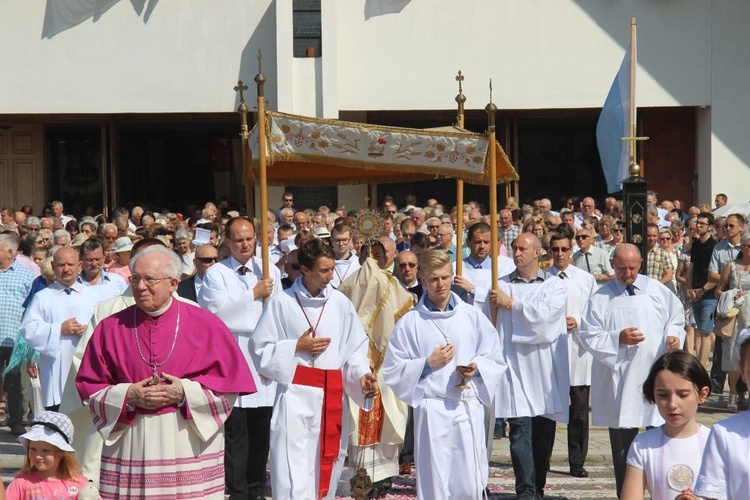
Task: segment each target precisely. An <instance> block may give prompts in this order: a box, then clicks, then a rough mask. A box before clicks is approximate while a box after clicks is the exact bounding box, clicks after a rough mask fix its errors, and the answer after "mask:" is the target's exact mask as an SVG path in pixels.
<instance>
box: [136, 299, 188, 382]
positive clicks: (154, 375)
mask: <svg viewBox="0 0 750 500" xmlns="http://www.w3.org/2000/svg"><path fill="white" fill-rule="evenodd" d="M137 314H138V308H137V307H134V308H133V333H134V334H135V346H136V347H137V348H138V354H139V355H140V357H141V359H142V360H143V362H144V363H146V364H147V365H149V366H151V368H153V371H152V373H151V382H149V385H159V384H160V383H161V382H162V380H164V379H163V378H162V377H159V374H158V373H157V371H156V369H157V368H159V367H160V366H162V365H163V364H164V363H166V362H167V361H169V358H171V357H172V353H173V352H174V346H175V345H176V344H177V331H178V330H179V329H180V303H179V302H177V324H176V325H175V327H174V338H173V339H172V347H171V348H170V349H169V354H167V357H166V358H164V361H162V362H161V363H157V362H156V361H154V362H153V363H149V362H148V361H146V356H144V355H143V351H141V342H140V340H139V339H138V324H137V323H136V319H137V318H136V316H137Z"/></svg>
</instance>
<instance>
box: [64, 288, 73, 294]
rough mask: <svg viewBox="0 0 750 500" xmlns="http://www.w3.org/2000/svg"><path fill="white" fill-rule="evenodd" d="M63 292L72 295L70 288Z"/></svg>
mask: <svg viewBox="0 0 750 500" xmlns="http://www.w3.org/2000/svg"><path fill="white" fill-rule="evenodd" d="M64 292H65V293H67V294H68V295H70V294H71V293H73V289H72V288H66V289H65V290H64Z"/></svg>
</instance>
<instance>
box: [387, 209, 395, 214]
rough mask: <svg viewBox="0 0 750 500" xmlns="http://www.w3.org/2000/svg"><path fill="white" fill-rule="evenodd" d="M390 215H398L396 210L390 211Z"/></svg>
mask: <svg viewBox="0 0 750 500" xmlns="http://www.w3.org/2000/svg"><path fill="white" fill-rule="evenodd" d="M388 213H389V214H391V215H393V214H395V213H396V211H395V210H388Z"/></svg>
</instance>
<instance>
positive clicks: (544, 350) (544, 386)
mask: <svg viewBox="0 0 750 500" xmlns="http://www.w3.org/2000/svg"><path fill="white" fill-rule="evenodd" d="M541 251H542V245H541V243H540V242H539V239H538V238H537V237H536V236H534V235H533V234H531V233H522V234H521V235H520V236H518V237H517V238H516V239H515V240H513V261H514V263H515V264H516V270H515V271H513V272H512V273H510V274H509V275H507V276H504V277H503V278H501V279H500V286H499V290H496V291H495V290H493V291H491V292H490V294H489V298H488V299H487V302H486V304H485V314H486V315H487V316H488V317H492V316H491V315H492V306H494V307H495V308H497V322H496V327H497V331H498V333H499V334H500V346H501V349H502V353H503V356H504V357H505V363H506V364H507V365H508V369H507V370H506V372H505V376H504V377H503V378H502V380H501V381H500V390H499V392H498V396H497V399H496V401H495V415H496V416H497V417H503V418H507V419H508V423H509V426H510V435H509V437H510V457H511V460H512V462H513V472H514V474H515V477H516V495H518V498H522V499H526V498H537V497H539V496H541V495H542V492H543V491H544V487H545V484H546V482H547V468H548V466H549V458H550V455H551V453H552V446H553V445H554V441H555V425H556V424H555V422H560V423H563V424H564V423H567V422H568V392H569V390H570V385H569V374H568V338H567V337H568V334H567V328H566V321H565V318H566V313H565V309H566V295H567V294H566V292H565V285H564V284H563V282H562V280H560V279H558V278H557V277H555V276H552V275H551V274H550V273H548V272H545V271H543V270H541V269H539V254H540V253H541Z"/></svg>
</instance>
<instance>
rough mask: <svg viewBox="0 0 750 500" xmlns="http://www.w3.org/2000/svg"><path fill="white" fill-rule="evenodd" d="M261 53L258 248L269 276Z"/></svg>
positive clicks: (266, 277)
mask: <svg viewBox="0 0 750 500" xmlns="http://www.w3.org/2000/svg"><path fill="white" fill-rule="evenodd" d="M261 59H262V55H261V53H260V50H258V74H257V75H255V83H256V85H257V87H258V156H259V158H258V166H259V170H260V175H259V177H260V214H259V215H260V228H261V229H260V250H261V259H262V260H263V278H264V279H268V278H270V277H271V275H270V274H269V271H268V227H267V226H268V176H267V172H266V170H267V165H266V154H267V153H266V148H267V146H268V143H267V142H266V100H265V97H264V95H263V84H264V83H266V77H265V76H263V73H261V69H260V61H261Z"/></svg>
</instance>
